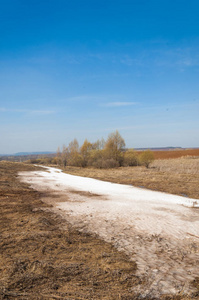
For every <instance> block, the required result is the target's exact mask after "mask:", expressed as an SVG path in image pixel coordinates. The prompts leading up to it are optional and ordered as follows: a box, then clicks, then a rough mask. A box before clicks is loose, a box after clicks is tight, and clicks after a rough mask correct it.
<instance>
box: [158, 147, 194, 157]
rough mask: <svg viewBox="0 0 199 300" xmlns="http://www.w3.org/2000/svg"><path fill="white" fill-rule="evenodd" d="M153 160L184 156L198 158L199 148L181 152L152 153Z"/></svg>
mask: <svg viewBox="0 0 199 300" xmlns="http://www.w3.org/2000/svg"><path fill="white" fill-rule="evenodd" d="M153 154H154V157H155V159H168V158H179V157H184V156H185V157H186V156H199V148H197V149H183V150H177V149H176V150H166V151H164V150H163V151H162V150H161V151H153Z"/></svg>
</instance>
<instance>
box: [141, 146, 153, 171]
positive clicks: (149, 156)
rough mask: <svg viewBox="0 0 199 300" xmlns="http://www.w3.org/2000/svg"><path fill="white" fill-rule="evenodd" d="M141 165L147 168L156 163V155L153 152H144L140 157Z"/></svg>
mask: <svg viewBox="0 0 199 300" xmlns="http://www.w3.org/2000/svg"><path fill="white" fill-rule="evenodd" d="M139 159H140V162H141V164H143V165H144V166H145V167H146V168H148V167H149V165H150V164H151V163H152V162H153V161H154V154H153V152H152V151H151V150H146V151H143V152H142V153H141V154H140V156H139Z"/></svg>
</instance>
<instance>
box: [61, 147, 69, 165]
mask: <svg viewBox="0 0 199 300" xmlns="http://www.w3.org/2000/svg"><path fill="white" fill-rule="evenodd" d="M67 160H68V148H67V147H66V146H65V145H63V148H62V153H61V162H62V165H63V166H64V167H65V166H66V165H67Z"/></svg>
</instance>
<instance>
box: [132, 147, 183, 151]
mask: <svg viewBox="0 0 199 300" xmlns="http://www.w3.org/2000/svg"><path fill="white" fill-rule="evenodd" d="M183 149H185V148H182V147H153V148H150V147H149V148H134V150H137V151H144V150H152V151H169V150H183Z"/></svg>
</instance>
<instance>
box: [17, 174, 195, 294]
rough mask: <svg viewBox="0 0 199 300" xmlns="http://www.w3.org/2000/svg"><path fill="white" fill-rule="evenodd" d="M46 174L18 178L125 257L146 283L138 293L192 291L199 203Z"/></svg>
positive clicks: (130, 188) (128, 187)
mask: <svg viewBox="0 0 199 300" xmlns="http://www.w3.org/2000/svg"><path fill="white" fill-rule="evenodd" d="M46 171H47V172H46ZM46 171H43V172H42V171H34V172H22V173H20V177H21V180H23V181H25V182H26V183H29V184H31V186H32V187H33V188H34V189H37V190H39V191H43V192H48V196H47V197H45V199H44V201H47V202H48V203H51V204H53V206H54V210H55V211H56V212H58V213H60V214H61V215H62V216H64V217H65V218H66V219H67V221H69V222H70V223H71V224H72V225H74V226H76V227H78V228H79V230H82V231H84V232H90V233H94V234H97V235H98V236H99V237H100V238H102V239H104V240H105V241H108V242H111V243H112V244H114V246H115V247H116V248H117V249H119V250H122V251H124V252H125V253H127V254H128V255H130V256H131V257H132V260H135V261H136V262H137V265H138V271H137V273H138V275H139V276H142V277H143V279H144V278H146V279H147V280H146V282H147V283H146V286H144V287H143V285H142V287H141V286H137V287H136V289H137V292H139V289H142V295H143V296H147V295H149V294H150V295H153V296H154V297H158V296H160V295H162V294H172V293H173V294H176V293H181V294H184V293H190V292H192V291H193V286H192V285H191V282H192V281H193V280H194V278H196V277H198V276H199V272H198V265H199V209H198V206H199V201H198V200H196V199H189V198H185V197H179V196H174V195H169V194H165V193H159V192H153V191H149V190H143V189H140V188H135V187H131V186H125V185H118V184H113V183H109V182H103V181H99V180H95V179H90V178H82V177H78V176H72V175H68V174H64V173H61V172H60V170H58V169H53V168H47V169H46ZM143 289H144V290H143Z"/></svg>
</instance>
